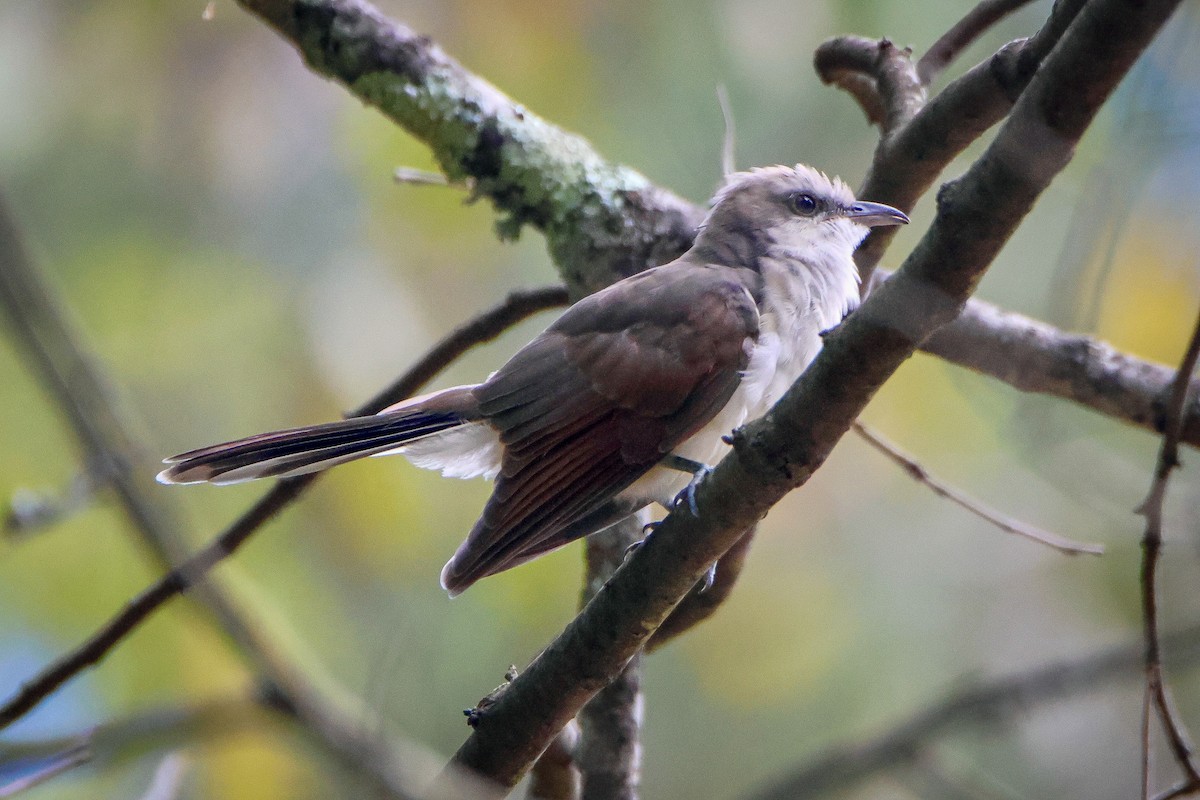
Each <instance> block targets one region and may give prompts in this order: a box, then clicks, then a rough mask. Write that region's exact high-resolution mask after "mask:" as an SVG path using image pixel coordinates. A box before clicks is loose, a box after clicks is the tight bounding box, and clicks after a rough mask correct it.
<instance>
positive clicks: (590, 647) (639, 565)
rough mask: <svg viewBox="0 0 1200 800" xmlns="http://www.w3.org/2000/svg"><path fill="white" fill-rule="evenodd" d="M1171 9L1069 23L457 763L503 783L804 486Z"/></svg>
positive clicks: (992, 251) (1025, 207) (999, 239)
mask: <svg viewBox="0 0 1200 800" xmlns="http://www.w3.org/2000/svg"><path fill="white" fill-rule="evenodd" d="M1176 5H1177V2H1174V1H1172V0H1159V1H1158V2H1153V1H1152V2H1147V3H1144V4H1142V5H1141V6H1140V7H1139V9H1137V10H1131V9H1130V8H1128V7H1126V5H1125V4H1124V3H1122V2H1120V0H1094V2H1091V3H1089V4H1088V5H1087V7H1086V8H1085V9H1084V10H1083V11H1082V12H1080V14H1079V16H1078V17H1077V18H1076V19H1075V20H1074V22H1073V23H1072V25H1071V26H1070V28H1069V29H1068V31H1067V32H1066V33H1065V34H1064V36H1063V38H1062V40H1061V41H1060V42H1059V44H1058V46H1057V47H1056V48H1055V49H1054V50H1053V51H1052V52H1051V53H1050V55H1048V56H1047V57H1046V59H1045V61H1044V62H1043V64H1042V67H1041V70H1040V71H1039V79H1038V80H1036V81H1033V82H1031V84H1030V85H1029V87H1028V88H1027V90H1026V91H1025V92H1024V93H1023V94H1022V96H1021V98H1020V99H1019V100H1018V102H1017V104H1016V105H1015V106H1014V108H1013V113H1012V115H1011V117H1010V119H1009V120H1008V122H1007V123H1006V124H1005V125H1004V127H1003V128H1002V129H1001V130H1000V132H999V134H998V135H997V137H996V139H995V141H994V142H993V143H992V144H991V146H990V147H989V148H988V149H987V151H985V153H984V154H983V156H982V157H981V158H980V159H979V160H978V161H977V162H976V163H975V164H974V165H973V166H972V167H971V169H970V170H968V172H967V173H966V175H965V176H964V177H963V178H961V179H959V180H957V181H955V182H953V183H951V184H947V185H946V186H945V187H944V188H943V190H942V191H941V192H940V193H939V203H938V215H937V218H936V219H935V220H934V223H933V225H932V226H931V227H930V229H929V230H928V232H927V233H926V235H925V237H924V238H923V239H922V241H921V243H920V244H919V245H918V246H917V248H916V250H914V252H913V253H912V255H910V256H909V258H908V259H907V261H906V262H905V264H904V266H903V267H902V269H901V270H900V271H899V272H897V273H896V275H894V276H893V277H892V278H891V279H890V280H888V281H886V282H885V283H884V284H883V285H882V286H880V287H879V288H878V289H877V290H876V291H874V292H872V293H871V295H870V296H869V297H868V298H867V300H866V301H865V302H864V304H863V305H862V307H861V308H860V309H859V310H858V311H857V312H856V313H854V314H852V315H850V317H849V318H848V319H847V320H846V322H845V323H844V324H843V325H842V326H841V327H839V328H838V329H837V330H836V331H835V332H834V333H833V334H832V335H830V336H829V337H828V338H827V339H826V342H825V347H824V348H823V349H822V351H821V353H820V355H819V356H818V357H817V359H816V360H815V361H814V362H813V363H812V365H811V366H810V367H809V368H808V370H807V371H806V372H805V373H804V375H803V376H802V377H801V378H800V380H799V381H798V382H797V383H796V384H795V385H794V386H793V387H792V388H791V389H790V390H789V391H788V392H787V394H786V395H785V396H784V397H783V399H782V400H780V402H779V404H778V405H776V407H775V408H774V409H772V411H771V412H769V413H768V414H767V415H766V417H764V418H763V419H761V420H758V421H756V422H753V423H750V424H749V425H747V426H746V427H745V428H744V429H742V430H740V431H738V432H737V433H736V435H735V437H734V440H733V445H734V447H733V452H732V453H731V454H730V455H729V456H727V457H726V458H725V459H723V460H722V461H721V463H720V464H719V465H718V466H717V468H716V469H715V470H714V471H713V472H712V474H711V475H710V476H709V477H708V479H707V480H706V481H704V482H703V483H702V484H701V485H700V487H699V489H698V491H697V503H698V505H699V508H700V512H701V513H700V515H699V517H693V516H691V515H690V513H678V512H676V513H671V514H669V515H668V516H667V518H666V520H664V522H663V523H662V525H661V526H660V527H659V528H657V529H656V530H655V532H654V533H653V535H651V536H650V537H649V538H648V539H647V540H646V542H645V544H643V545H642V547H641V548H639V549H638V550H637V551H636V552H635V553H634V554H633V555H632V557H631V558H630V559H629V560H628V561H627V562H626V563H625V565H624V566H623V567H622V568H621V569H620V570H619V571H618V572H617V574H616V575H615V576H614V577H613V579H612V580H611V581H609V583H608V584H607V585H606V586H605V587H604V588H603V589H601V591H600V592H599V593H598V594H597V595H596V597H595V598H593V600H592V602H591V603H589V604H588V606H587V607H586V608H585V609H584V610H583V612H582V613H581V614H580V615H579V616H578V617H576V618H575V620H573V621H572V622H571V623H570V624H569V625H568V626H567V628H566V629H565V630H564V631H563V633H562V634H561V635H560V636H559V638H558V639H556V640H555V641H554V642H553V643H552V644H551V645H550V646H549V647H548V648H547V649H546V650H544V651H543V652H542V653H541V654H540V655H539V656H538V657H537V658H536V659H535V660H534V661H533V663H532V664H530V666H529V667H528V668H527V669H526V670H525V671H524V672H523V673H522V674H521V675H520V676H519V677H518V678H517V679H516V680H515V681H514V682H513V683H512V684H510V685H509V687H508V688H507V690H506V691H505V692H504V694H503V695H501V696H500V698H499V699H498V700H497V701H496V703H495V704H494V705H493V706H491V707H490V708H489V709H488V712H487V713H486V714H485V715H484V716H483V717H482V718H481V719H480V721H479V724H478V725H477V726H476V728H475V730H474V733H473V734H472V735H471V736H470V738H469V739H468V740H467V741H466V742H465V743H464V744H463V746H462V747H461V748H460V749H459V751H458V753H457V754H456V755H455V760H454V762H453V763H454V764H455V765H456V766H461V767H466V768H468V769H472V770H474V771H477V772H479V773H480V774H483V775H487V776H489V777H491V778H493V779H495V780H497V781H498V782H500V783H502V784H505V785H511V784H512V783H513V782H515V781H516V780H517V779H518V778H519V777H520V776H521V775H522V774H524V772H525V771H526V770H527V769H528V768H529V764H530V763H531V762H532V761H533V759H534V758H536V757H537V755H538V753H540V752H541V750H542V749H544V748H545V747H546V745H547V744H548V743H549V741H550V739H551V738H553V736H554V735H555V733H556V732H557V731H558V730H559V729H560V728H561V727H562V726H563V725H564V724H565V723H566V722H567V721H568V720H569V719H571V717H573V716H574V715H575V714H576V713H577V712H578V710H579V708H581V707H582V705H583V704H584V703H585V702H587V700H588V699H590V697H591V696H592V695H593V694H594V693H595V692H596V691H598V690H599V689H600V688H602V687H603V686H604V685H606V684H607V683H608V682H609V681H610V680H611V679H612V678H613V677H615V676H616V674H617V673H618V672H619V671H620V670H621V669H622V668H623V667H624V665H625V664H626V663H627V662H628V661H629V659H630V658H632V657H633V655H634V654H636V653H637V652H638V651H639V650H640V649H641V648H642V647H643V645H644V644H645V643H646V640H647V639H648V638H649V636H650V633H651V632H652V631H653V630H654V629H655V628H657V627H658V626H659V625H660V624H661V623H662V621H663V620H664V619H665V618H666V616H667V615H668V614H669V613H670V611H671V609H672V608H674V606H675V605H676V604H677V603H678V602H679V601H680V600H681V599H682V598H683V597H684V595H685V594H686V593H687V592H688V591H689V590H691V588H692V586H694V585H695V583H696V581H698V580H699V579H700V577H701V576H702V575H703V574H704V572H705V571H706V570H707V569H708V566H709V565H710V564H712V563H713V562H714V561H715V560H716V559H718V558H720V556H721V555H723V554H724V553H725V552H726V551H727V550H728V549H729V548H730V547H732V546H733V544H734V543H735V542H736V541H737V539H738V538H740V536H741V533H742V532H743V531H745V530H746V529H747V528H749V527H750V526H751V525H753V524H754V523H756V522H757V521H758V520H759V519H760V518H761V517H762V516H763V515H765V514H766V513H767V511H768V510H769V509H770V508H771V506H772V505H774V504H775V503H776V502H778V501H779V500H780V499H781V498H782V497H783V496H784V495H785V494H786V493H787V492H788V491H790V490H791V489H794V488H796V487H798V486H800V485H802V484H803V483H805V482H806V481H807V479H808V478H809V477H810V476H811V475H812V474H813V472H814V471H815V470H816V469H817V468H818V467H819V466H820V465H821V463H823V461H824V460H825V458H826V457H827V456H828V454H829V452H830V451H831V450H832V448H833V447H834V445H835V444H836V443H837V441H838V440H839V439H840V438H841V436H842V435H843V434H844V433H845V432H846V431H847V430H848V429H849V428H850V426H851V424H852V423H853V422H854V420H855V419H856V418H857V417H858V415H859V414H860V413H861V411H862V409H863V407H864V406H865V405H866V403H867V402H868V401H869V400H870V398H871V397H872V396H873V395H874V393H875V391H876V390H877V389H878V388H879V387H880V386H881V385H882V384H883V383H884V381H886V380H887V378H888V377H890V375H891V374H892V373H893V372H894V371H895V370H896V369H897V368H898V367H899V365H900V364H901V363H903V361H905V360H906V359H907V358H908V357H909V356H910V355H911V354H912V352H913V351H914V349H915V347H916V344H917V343H918V342H920V341H922V340H923V339H925V338H926V337H927V336H929V334H930V333H932V332H933V331H934V330H935V329H936V328H938V327H939V326H941V325H943V324H945V323H946V322H948V321H950V320H951V319H953V318H954V317H955V316H956V315H957V314H958V311H959V310H960V309H961V307H962V305H963V304H964V303H965V302H966V299H967V297H968V296H969V295H970V293H971V292H972V291H973V290H974V288H975V286H976V285H977V284H978V282H979V280H980V278H981V277H982V275H983V273H984V271H985V270H986V268H987V266H988V264H989V263H990V262H991V261H992V259H993V258H994V257H995V255H996V253H997V252H998V251H999V249H1000V248H1001V247H1002V246H1003V244H1004V243H1005V242H1006V241H1007V239H1008V237H1009V236H1010V235H1011V234H1012V232H1013V231H1014V230H1015V229H1016V227H1017V225H1018V224H1019V223H1020V221H1021V220H1022V219H1023V218H1024V216H1025V215H1026V214H1027V213H1028V212H1029V210H1030V209H1031V208H1032V206H1033V203H1034V201H1035V200H1036V199H1037V197H1038V196H1039V195H1040V193H1041V192H1042V191H1043V190H1044V189H1045V188H1046V186H1047V185H1048V184H1049V183H1050V181H1051V180H1052V179H1053V177H1054V176H1055V175H1057V174H1058V172H1059V171H1061V170H1062V168H1063V167H1065V166H1066V164H1067V163H1068V161H1069V160H1070V157H1071V154H1072V152H1073V149H1074V146H1075V143H1076V142H1077V141H1078V140H1079V138H1080V137H1081V136H1082V135H1083V133H1084V131H1085V130H1086V129H1087V127H1088V125H1089V124H1090V123H1091V121H1092V120H1093V119H1094V117H1095V115H1096V113H1097V112H1098V111H1099V108H1100V106H1101V104H1102V103H1103V101H1104V100H1105V99H1106V98H1107V97H1108V95H1109V94H1110V93H1111V92H1112V91H1113V89H1114V88H1115V87H1116V85H1117V83H1118V82H1119V81H1120V79H1121V77H1122V76H1123V75H1124V74H1125V73H1126V72H1127V71H1128V69H1129V68H1130V67H1131V66H1132V64H1133V62H1134V61H1135V60H1136V58H1137V57H1138V55H1139V54H1140V53H1141V52H1142V50H1144V49H1145V47H1147V46H1148V45H1149V43H1150V42H1151V40H1152V39H1153V38H1154V35H1155V34H1156V33H1157V31H1158V29H1159V28H1160V27H1161V25H1163V24H1164V23H1165V22H1166V20H1167V18H1168V17H1169V16H1170V14H1171V12H1172V11H1173V10H1174V8H1175V6H1176Z"/></svg>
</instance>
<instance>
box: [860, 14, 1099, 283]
mask: <svg viewBox="0 0 1200 800" xmlns="http://www.w3.org/2000/svg"><path fill="white" fill-rule="evenodd" d="M1083 5H1084V0H1060V1H1059V2H1057V3H1055V4H1054V7H1053V8H1052V9H1051V12H1050V18H1049V19H1047V20H1046V22H1045V24H1043V25H1042V27H1041V29H1040V30H1038V32H1037V33H1036V34H1035V35H1034V36H1033V37H1031V38H1030V39H1027V40H1018V41H1016V42H1011V43H1009V44H1008V45H1007V46H1005V47H1003V48H1001V49H1000V50H999V51H998V52H997V53H996V54H995V55H993V56H992V57H991V58H988V59H986V60H985V61H983V62H982V63H980V64H977V65H976V66H974V67H972V68H971V69H970V70H968V71H967V72H966V73H965V74H964V75H963V76H962V77H960V78H958V79H957V80H955V81H953V82H952V83H951V84H950V85H948V86H947V87H946V88H945V89H943V90H942V91H941V92H940V93H938V95H937V96H936V97H934V98H933V99H932V100H930V101H929V102H928V103H927V104H926V105H925V106H924V107H923V108H921V110H920V111H919V112H918V113H917V114H916V115H915V116H913V118H912V119H911V120H910V121H909V122H908V123H907V124H905V125H903V126H901V127H900V128H899V129H897V130H894V131H892V133H891V135H890V136H886V137H883V138H881V139H880V142H879V146H878V148H876V150H875V156H874V158H873V159H872V162H871V168H870V170H869V171H868V173H867V177H866V179H865V180H864V181H863V183H862V186H861V187H860V189H859V192H858V196H859V197H862V198H864V199H870V200H875V201H879V202H884V203H889V204H891V205H893V206H896V207H897V208H899V209H900V210H901V211H911V210H912V208H913V206H915V205H916V202H917V200H918V199H919V198H920V197H921V196H922V195H924V194H925V193H926V192H927V191H928V190H929V188H930V187H931V186H932V185H933V183H934V181H936V180H937V178H938V176H939V175H941V173H942V170H943V169H945V168H946V166H947V165H948V164H949V163H950V162H951V161H953V160H954V159H955V158H956V157H957V156H958V155H959V154H961V153H962V152H963V151H964V150H965V149H966V148H967V146H968V145H970V144H971V143H972V142H974V141H976V140H977V139H978V138H979V137H980V136H982V135H983V134H984V132H986V131H987V130H988V129H989V128H991V127H992V126H993V125H995V124H996V123H998V122H999V121H1000V120H1002V119H1003V118H1004V116H1005V115H1006V114H1008V112H1009V111H1010V110H1011V109H1012V107H1013V103H1015V102H1016V101H1017V99H1018V98H1019V97H1020V96H1021V94H1022V93H1023V92H1024V91H1025V88H1026V87H1027V86H1028V85H1029V81H1030V79H1031V78H1032V77H1033V74H1034V73H1035V72H1036V71H1037V69H1038V67H1039V66H1040V65H1041V63H1042V61H1043V59H1045V57H1046V55H1047V54H1048V53H1050V51H1051V50H1052V49H1053V48H1054V46H1055V45H1056V44H1058V42H1059V40H1060V39H1061V38H1062V36H1063V33H1064V32H1065V31H1066V30H1067V26H1068V25H1070V23H1071V22H1072V21H1073V20H1074V19H1075V17H1076V16H1077V14H1078V13H1079V10H1080V9H1081V8H1082V7H1083ZM918 80H919V79H918ZM895 233H896V232H895V230H894V229H892V228H886V229H885V228H876V229H874V230H873V231H872V233H871V234H870V235H868V236H867V238H866V240H865V241H864V242H863V243H862V245H860V246H859V248H858V250H857V251H856V252H855V254H854V260H855V263H857V264H858V271H859V273H860V274H861V275H862V279H863V291H864V294H865V293H866V292H867V291H868V290H869V289H870V288H871V287H872V286H874V282H873V281H872V279H871V278H872V274H873V273H874V270H875V268H876V266H878V264H879V261H880V259H881V258H882V257H883V253H884V252H885V251H886V250H887V247H888V245H889V244H890V243H891V241H892V238H893V237H894V236H895Z"/></svg>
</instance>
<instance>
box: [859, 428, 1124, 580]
mask: <svg viewBox="0 0 1200 800" xmlns="http://www.w3.org/2000/svg"><path fill="white" fill-rule="evenodd" d="M854 432H855V433H857V434H858V435H859V436H860V437H862V439H863V441H865V442H866V443H867V444H869V445H870V446H871V447H873V448H875V450H876V451H878V452H880V453H882V454H883V455H884V456H886V457H887V458H888V459H889V460H891V461H892V463H894V464H896V465H898V466H899V467H900V468H901V469H903V470H904V472H905V473H906V474H907V475H908V476H909V477H910V478H912V479H913V480H914V481H916V482H917V483H920V484H921V485H923V486H925V487H927V488H928V489H929V491H931V492H933V493H934V494H936V495H937V496H938V497H942V498H944V499H946V500H949V501H950V502H951V503H954V504H955V505H956V506H958V507H959V508H961V509H963V510H965V511H967V512H969V513H971V514H974V515H975V516H977V517H979V518H980V519H982V520H983V521H984V522H987V523H988V524H989V525H993V526H995V527H997V528H999V529H1000V530H1002V531H1004V532H1005V533H1011V534H1014V535H1016V536H1024V537H1025V538H1026V539H1031V540H1033V541H1035V542H1037V543H1039V544H1044V545H1046V546H1047V547H1052V548H1054V549H1055V550H1057V551H1059V552H1060V553H1064V554H1066V555H1069V556H1076V555H1080V554H1081V553H1088V554H1090V555H1094V556H1099V555H1103V554H1104V546H1103V545H1099V544H1085V543H1082V542H1077V541H1075V540H1074V539H1068V538H1066V537H1065V536H1059V535H1058V534H1056V533H1051V532H1050V531H1044V530H1042V529H1041V528H1035V527H1033V526H1032V525H1027V524H1025V523H1024V522H1021V521H1020V520H1017V519H1013V518H1011V517H1008V516H1005V515H1004V514H1001V513H1000V512H999V511H994V510H993V509H990V508H988V507H987V506H985V505H983V504H982V503H980V502H979V501H978V500H976V499H975V498H973V497H969V496H967V495H966V494H965V493H963V492H961V491H959V490H958V489H955V488H954V487H953V486H950V485H948V484H946V483H943V482H942V481H941V480H939V479H937V478H935V477H934V476H933V475H930V474H929V471H928V470H926V469H925V468H924V467H922V466H921V465H920V464H918V463H917V462H916V461H914V460H913V459H912V458H911V457H909V456H908V455H906V454H905V453H903V452H902V451H901V450H900V449H899V448H897V447H896V446H895V445H894V444H892V443H891V442H889V441H887V440H886V439H884V438H882V437H881V436H880V435H879V434H878V433H876V432H875V431H873V430H871V429H870V428H868V427H867V426H866V425H863V424H862V423H861V422H855V423H854Z"/></svg>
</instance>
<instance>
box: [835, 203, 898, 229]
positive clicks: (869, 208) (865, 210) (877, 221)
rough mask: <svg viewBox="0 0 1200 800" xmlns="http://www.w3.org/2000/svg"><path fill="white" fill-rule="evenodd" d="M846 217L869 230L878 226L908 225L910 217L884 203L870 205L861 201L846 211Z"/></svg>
mask: <svg viewBox="0 0 1200 800" xmlns="http://www.w3.org/2000/svg"><path fill="white" fill-rule="evenodd" d="M846 216H847V217H849V218H850V219H852V220H854V221H855V222H857V223H858V224H859V225H863V226H865V227H868V228H873V227H876V226H878V225H907V224H908V216H907V215H906V214H905V213H904V212H903V211H901V210H900V209H898V208H892V207H891V206H885V205H884V204H883V203H868V202H866V201H865V200H860V201H859V202H857V203H855V204H854V205H852V206H850V208H848V209H846Z"/></svg>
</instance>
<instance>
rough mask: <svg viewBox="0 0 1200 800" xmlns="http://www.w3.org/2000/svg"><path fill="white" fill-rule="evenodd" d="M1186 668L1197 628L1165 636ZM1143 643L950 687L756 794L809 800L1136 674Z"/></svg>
mask: <svg viewBox="0 0 1200 800" xmlns="http://www.w3.org/2000/svg"><path fill="white" fill-rule="evenodd" d="M1168 641H1169V644H1170V646H1171V647H1172V649H1173V650H1175V651H1176V655H1177V657H1178V659H1179V664H1180V665H1181V666H1193V665H1196V664H1200V627H1193V628H1189V629H1187V630H1184V631H1180V632H1179V633H1176V634H1174V635H1173V636H1171V637H1169V638H1168ZM1142 658H1143V650H1142V647H1141V646H1140V645H1139V644H1129V645H1125V646H1122V647H1115V648H1112V649H1109V650H1105V651H1102V652H1099V653H1094V654H1092V655H1089V656H1086V657H1084V658H1080V659H1075V660H1070V661H1062V662H1059V663H1057V664H1049V665H1046V666H1043V667H1039V668H1037V669H1035V670H1032V671H1030V672H1026V673H1021V674H1018V675H1013V676H1011V677H1007V678H1001V679H998V680H991V681H986V682H982V683H978V684H976V685H974V686H969V687H966V688H963V689H960V690H958V691H956V692H953V693H951V694H949V695H948V696H946V697H945V698H943V699H942V700H939V701H938V702H937V703H934V704H932V705H930V706H929V707H928V708H925V709H923V710H921V711H918V712H917V713H915V714H913V715H911V716H910V717H908V718H907V719H905V720H903V721H901V722H900V723H898V724H896V725H894V726H893V727H890V728H888V729H887V730H885V731H884V732H882V733H880V734H878V735H876V736H873V737H871V738H869V739H866V740H863V741H851V742H846V743H845V744H841V745H835V746H833V747H831V748H829V749H828V750H826V751H825V752H824V753H823V754H821V755H819V756H817V757H816V758H815V759H813V760H812V761H811V762H809V763H807V764H805V765H803V766H801V767H799V768H798V769H795V770H793V771H792V772H790V773H789V774H788V775H787V776H785V777H783V778H780V779H779V780H777V781H775V782H774V783H772V784H771V785H770V786H769V787H766V788H764V789H762V790H761V791H759V792H755V793H754V794H753V795H752V798H753V800H783V798H787V799H788V800H812V799H813V798H818V797H824V796H826V795H830V794H834V793H837V792H841V793H846V792H848V791H849V790H850V789H852V788H853V787H854V786H856V785H859V784H862V783H866V782H867V781H870V780H871V778H872V777H874V776H875V775H878V774H880V773H882V772H885V771H887V770H889V769H892V768H894V767H896V766H898V765H901V764H905V763H909V762H912V761H914V760H915V759H917V758H918V757H919V756H920V754H921V752H922V751H923V750H925V749H927V748H928V747H929V746H930V745H931V744H933V742H934V741H935V740H936V739H938V738H939V737H942V736H945V735H946V734H948V733H950V732H951V731H952V730H955V729H956V728H960V727H963V726H967V725H999V724H1001V723H1003V722H1005V721H1007V720H1009V719H1012V718H1014V717H1016V716H1018V715H1019V714H1021V713H1022V712H1024V711H1026V710H1027V709H1029V708H1032V707H1034V706H1037V705H1041V704H1045V703H1048V702H1050V701H1053V700H1057V699H1060V698H1063V697H1069V696H1071V695H1075V694H1080V693H1082V692H1089V691H1095V690H1096V689H1098V688H1100V686H1101V685H1102V684H1104V683H1106V682H1111V681H1113V680H1116V679H1117V678H1120V677H1122V676H1124V675H1132V674H1134V673H1135V672H1136V671H1137V670H1138V669H1139V668H1140V667H1141V666H1142Z"/></svg>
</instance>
